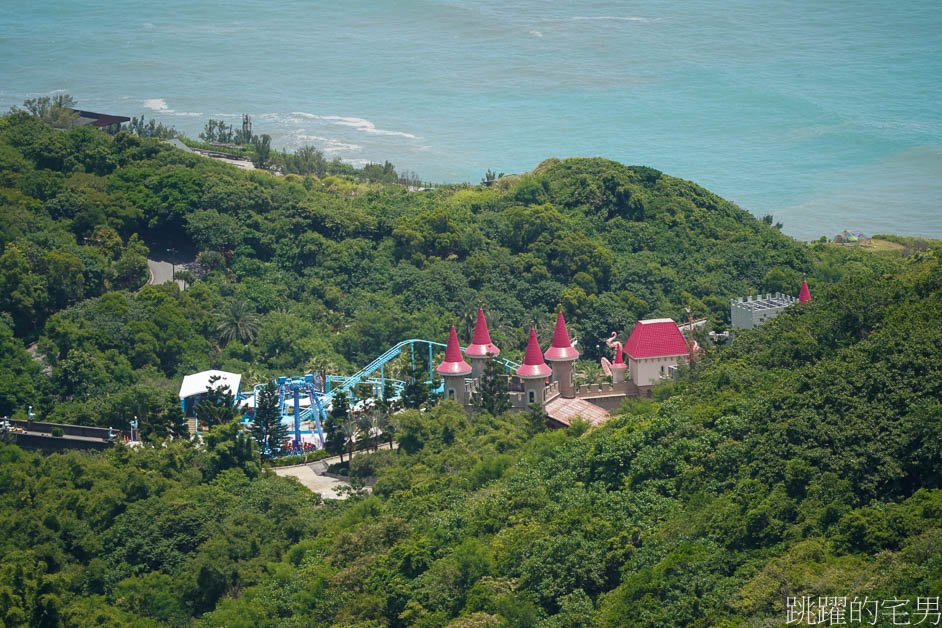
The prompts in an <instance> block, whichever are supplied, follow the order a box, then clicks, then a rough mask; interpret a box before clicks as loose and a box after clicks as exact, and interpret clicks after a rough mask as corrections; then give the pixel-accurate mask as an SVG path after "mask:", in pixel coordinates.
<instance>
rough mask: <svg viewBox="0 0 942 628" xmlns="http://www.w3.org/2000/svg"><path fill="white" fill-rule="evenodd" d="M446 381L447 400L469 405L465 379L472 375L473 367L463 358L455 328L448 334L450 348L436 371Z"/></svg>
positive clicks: (446, 348) (448, 347)
mask: <svg viewBox="0 0 942 628" xmlns="http://www.w3.org/2000/svg"><path fill="white" fill-rule="evenodd" d="M435 370H436V372H437V373H438V374H439V375H441V376H442V379H444V380H445V399H454V400H455V401H457V402H458V403H460V404H461V405H463V406H464V405H467V404H468V396H467V392H466V390H465V386H464V378H465V377H467V376H468V375H470V374H471V366H470V365H469V364H468V363H467V362H465V361H464V359H463V358H462V357H461V345H459V344H458V333H457V332H456V331H455V326H454V325H452V326H451V331H449V332H448V346H447V347H445V360H444V361H443V362H442V363H441V364H440V365H439V366H438V368H437V369H435Z"/></svg>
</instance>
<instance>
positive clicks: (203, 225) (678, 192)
mask: <svg viewBox="0 0 942 628" xmlns="http://www.w3.org/2000/svg"><path fill="white" fill-rule="evenodd" d="M771 222H772V220H768V221H762V220H757V219H756V218H754V217H753V216H751V215H750V214H749V213H748V212H745V211H744V210H742V209H740V208H738V207H736V206H735V205H733V204H731V203H729V202H727V201H725V200H723V199H721V198H719V197H717V196H715V195H713V194H711V193H709V192H708V191H706V190H704V189H702V188H700V187H698V186H696V185H694V184H692V183H690V182H686V181H682V180H679V179H676V178H672V177H670V176H667V175H665V174H662V173H660V172H658V171H656V170H654V169H651V168H647V167H628V166H622V165H620V164H616V163H613V162H610V161H607V160H604V159H570V160H565V161H559V160H555V159H553V160H547V161H546V162H544V163H542V164H540V165H539V167H537V168H536V169H535V170H534V171H533V172H531V173H528V174H525V175H522V176H518V177H505V178H503V179H499V180H497V181H496V182H494V184H493V185H491V186H489V187H472V186H446V187H442V188H439V189H437V190H434V191H423V192H411V191H409V190H408V189H407V188H406V187H404V186H400V185H376V184H369V185H366V184H364V180H363V179H361V178H358V175H357V173H356V171H354V172H351V173H347V174H343V175H329V176H326V175H325V177H324V178H323V179H322V178H318V177H317V176H315V175H307V176H298V175H287V176H283V177H276V176H273V175H271V174H269V173H266V172H243V171H239V170H237V169H235V168H233V167H230V166H227V165H224V164H221V163H219V162H215V161H212V160H209V159H204V158H201V157H197V156H195V155H192V154H188V153H184V152H183V151H180V150H177V149H175V148H173V147H171V146H169V145H166V144H164V143H162V142H161V141H159V140H158V139H155V138H147V137H139V136H137V135H133V134H129V133H126V132H122V133H118V134H117V135H115V136H113V137H112V136H110V135H108V134H106V133H103V132H101V131H97V130H94V129H90V128H86V127H83V128H77V129H72V130H69V131H65V132H62V131H57V130H53V129H52V128H50V127H48V126H47V125H45V124H43V123H42V122H41V121H40V120H39V119H37V118H35V117H32V116H30V115H28V114H26V113H14V114H11V115H8V116H6V117H4V118H2V119H0V288H2V289H0V300H2V307H0V414H9V415H20V416H22V415H23V414H24V413H25V410H26V406H27V405H32V406H33V407H34V410H35V411H36V412H37V414H38V416H40V417H41V418H45V419H48V420H53V421H58V422H66V423H82V424H93V425H111V426H115V427H118V428H126V427H127V425H128V422H129V421H130V419H131V418H132V417H134V416H139V417H140V418H141V421H142V430H143V431H144V433H145V436H146V438H147V439H148V441H149V442H150V443H151V444H152V445H149V446H147V447H145V448H143V449H140V450H129V449H127V448H125V447H123V446H117V447H115V448H114V449H111V450H109V451H107V452H105V453H102V454H80V453H70V454H62V455H51V456H40V455H38V454H33V453H27V452H24V451H21V450H20V449H19V448H17V447H16V446H15V445H13V444H6V445H0V528H2V529H3V530H4V535H3V536H2V538H0V619H2V621H3V622H4V623H6V624H7V625H11V626H14V625H43V626H55V625H76V626H81V625H89V626H91V625H95V626H99V625H139V626H151V625H174V626H179V625H206V626H217V625H218V626H255V625H271V626H310V625H324V626H326V625H359V626H386V625H389V626H406V625H420V626H443V625H453V626H501V625H503V626H554V627H555V626H560V627H563V626H595V625H603V626H618V625H648V626H676V625H692V626H735V625H779V624H783V623H784V622H785V608H784V607H785V599H786V597H787V596H805V595H807V596H814V597H815V599H816V598H817V597H818V596H825V595H829V596H848V597H853V596H860V597H863V596H864V595H867V596H870V598H871V599H876V598H879V599H890V598H909V599H911V600H912V606H911V607H910V610H915V608H914V605H915V600H916V598H917V596H929V595H939V592H940V590H942V554H940V550H939V547H940V541H942V523H940V515H942V486H940V482H942V468H940V466H942V429H940V428H942V405H940V402H939V400H940V398H942V373H940V370H942V364H940V362H939V360H938V356H939V347H940V346H942V326H940V325H939V323H940V322H942V321H940V318H942V317H940V311H942V310H940V298H942V255H940V254H939V253H937V252H932V251H928V252H916V253H915V254H912V255H908V256H903V255H901V254H899V253H897V252H889V253H871V252H867V251H862V250H857V249H849V248H843V247H835V246H831V245H826V244H816V245H813V246H809V245H805V244H802V243H798V242H795V241H794V240H792V239H791V238H789V237H787V236H785V235H783V234H782V233H780V231H779V230H778V229H776V228H775V227H773V226H772V225H771V224H770V223H771ZM171 247H173V248H175V249H177V250H180V251H185V252H189V253H190V254H191V255H192V257H193V258H194V260H195V261H194V264H193V266H192V268H193V271H192V272H190V273H188V277H187V278H188V280H189V281H188V284H189V285H188V287H187V289H186V290H183V291H181V290H180V289H179V287H178V286H177V285H176V284H175V283H168V284H164V285H161V286H149V285H144V283H145V282H146V280H147V264H146V258H147V256H148V255H149V254H150V251H163V250H166V249H167V248H171ZM803 274H804V275H806V276H807V278H808V282H809V284H810V286H811V290H812V294H813V295H814V301H813V302H812V303H811V304H808V305H801V306H795V307H793V308H790V309H789V310H787V311H786V313H785V314H783V315H781V316H779V317H778V318H776V319H774V320H772V321H771V322H769V323H767V324H766V325H765V326H763V327H762V328H760V329H758V330H755V331H751V332H747V333H744V334H742V335H741V336H740V337H739V338H738V339H737V340H736V342H735V343H734V344H732V345H731V346H730V347H727V348H714V347H712V346H711V345H709V344H708V343H707V341H704V343H703V344H704V345H705V346H706V347H707V349H708V351H707V354H706V355H705V356H704V358H703V360H702V361H701V362H700V363H699V364H697V365H696V367H695V368H694V369H692V370H690V371H686V372H685V373H683V377H682V378H681V379H680V380H678V381H676V382H674V383H672V384H669V385H665V386H662V387H660V388H659V389H657V390H656V395H655V399H654V400H644V401H636V402H634V403H631V404H628V405H626V406H625V407H624V408H622V410H621V411H620V412H619V413H617V414H616V416H615V418H614V419H613V420H611V421H610V422H609V423H608V424H606V425H605V426H604V427H601V428H597V429H594V430H588V429H587V427H586V426H585V425H582V424H577V425H575V426H574V427H573V429H571V430H569V431H554V432H547V431H545V429H544V425H543V424H542V422H541V421H540V420H539V417H532V416H528V415H526V414H524V415H512V414H505V415H502V416H499V417H493V416H490V415H489V414H487V413H486V412H483V413H477V414H475V416H474V417H473V419H470V420H469V419H468V418H467V416H466V415H465V414H464V412H463V411H462V410H461V409H460V408H458V407H457V406H455V405H453V404H451V403H449V402H443V403H441V404H439V405H438V406H437V407H435V408H433V409H431V410H428V411H423V412H419V411H415V410H411V411H407V412H403V413H400V414H398V415H396V418H395V422H396V427H397V431H398V438H399V442H400V449H399V450H398V451H397V452H389V451H381V452H378V453H375V454H371V455H363V456H360V457H357V458H355V459H354V460H353V462H352V463H351V474H352V475H353V476H354V477H358V478H367V477H375V478H376V483H375V485H374V486H373V491H372V494H371V495H360V496H355V497H353V498H351V499H350V500H347V501H346V502H330V503H325V504H321V503H319V500H318V499H317V497H316V496H314V495H312V494H311V493H310V492H308V491H307V490H306V489H304V488H302V487H300V485H298V484H297V483H296V482H293V481H289V480H286V479H281V478H278V477H275V476H273V475H271V474H270V473H269V472H267V471H265V470H263V469H262V467H261V461H260V460H259V457H258V451H257V448H256V447H255V444H254V442H253V441H252V440H251V439H250V438H249V437H247V436H246V435H245V434H243V433H241V432H240V430H239V428H238V426H237V424H235V423H228V424H225V425H221V426H219V427H216V428H214V430H213V431H212V432H211V434H210V435H209V436H208V437H207V438H206V439H205V443H204V445H203V446H199V447H198V446H196V445H194V444H191V443H189V442H187V441H182V440H180V439H178V440H175V441H173V442H169V441H166V440H164V437H165V436H166V434H167V432H168V431H169V430H170V429H171V426H172V425H173V423H174V421H175V420H177V419H178V417H177V415H176V414H175V409H177V408H178V407H179V406H178V405H177V403H176V399H175V392H176V390H177V387H178V385H179V382H180V379H181V378H182V376H183V375H184V374H187V373H190V372H193V371H195V370H202V369H205V368H209V367H213V368H222V369H225V370H231V371H236V372H241V373H243V374H244V375H245V377H246V379H247V380H248V381H249V382H250V383H254V382H260V381H263V380H264V379H265V378H266V377H268V376H272V375H280V374H297V373H301V372H310V371H311V370H315V369H316V370H321V369H326V370H328V371H329V372H331V373H344V372H350V371H352V370H353V369H354V367H357V366H361V365H363V364H365V363H366V362H368V361H369V360H371V359H372V358H373V357H375V356H376V355H378V354H379V353H380V352H382V351H383V350H384V349H386V348H387V347H388V346H390V345H392V344H394V343H396V342H398V341H399V340H402V339H404V338H409V337H418V338H428V339H433V340H434V339H438V340H442V339H444V337H445V332H446V331H447V328H448V326H449V325H450V324H452V323H455V324H456V325H457V326H458V328H459V334H460V335H461V337H462V338H464V339H466V338H468V337H470V326H471V325H472V324H473V321H474V318H473V314H474V313H475V312H476V307H477V305H478V304H483V306H484V308H485V310H486V311H487V313H488V321H489V323H490V324H491V331H492V335H493V337H494V340H495V342H496V343H497V344H498V345H499V346H501V348H502V349H503V351H504V353H505V354H506V355H510V356H514V355H520V353H521V350H522V348H523V345H524V339H525V336H524V333H525V330H526V329H527V328H528V326H529V324H530V323H531V322H534V323H536V325H537V328H538V330H541V336H542V337H543V338H544V342H545V339H546V338H548V333H547V330H548V329H549V325H550V322H551V315H552V313H553V312H555V311H556V308H557V307H558V308H562V310H563V311H564V312H565V314H566V316H567V322H568V323H569V325H570V330H571V331H572V333H573V334H574V335H576V336H577V337H578V338H580V344H579V347H580V350H581V351H582V352H583V356H584V357H585V358H587V359H589V360H597V358H598V357H599V355H600V350H599V348H598V345H600V344H601V345H602V346H603V347H604V344H603V340H604V339H605V338H606V337H607V336H608V333H609V332H610V331H612V330H620V331H624V330H626V329H627V328H630V325H631V324H633V322H634V321H635V320H637V319H638V318H642V317H645V318H646V317H655V316H671V317H674V318H680V317H681V315H682V313H683V311H684V308H685V307H690V308H691V309H692V310H693V314H694V316H706V317H709V319H710V326H711V327H712V328H713V329H716V330H722V329H725V328H726V326H727V324H728V318H729V299H730V298H731V297H736V296H742V295H745V294H749V293H753V294H754V293H756V292H768V291H771V292H775V291H782V292H789V293H792V294H794V293H795V292H797V286H798V284H800V282H801V277H802V275H803ZM915 619H916V617H915V616H914V622H913V623H915ZM930 623H931V620H930ZM886 625H889V624H888V623H887V624H886Z"/></svg>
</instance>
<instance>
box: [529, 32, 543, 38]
mask: <svg viewBox="0 0 942 628" xmlns="http://www.w3.org/2000/svg"><path fill="white" fill-rule="evenodd" d="M530 34H531V35H533V36H534V37H542V36H543V33H541V32H540V31H530Z"/></svg>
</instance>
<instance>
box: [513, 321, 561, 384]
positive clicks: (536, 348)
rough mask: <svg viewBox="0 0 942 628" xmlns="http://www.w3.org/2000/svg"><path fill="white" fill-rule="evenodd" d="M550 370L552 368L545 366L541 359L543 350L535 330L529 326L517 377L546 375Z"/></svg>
mask: <svg viewBox="0 0 942 628" xmlns="http://www.w3.org/2000/svg"><path fill="white" fill-rule="evenodd" d="M552 372H553V369H551V368H550V367H548V366H546V362H544V361H543V352H542V351H540V343H539V341H538V340H537V339H536V330H534V329H533V328H532V327H531V328H530V340H529V342H527V354H526V355H525V356H524V358H523V364H521V365H520V368H518V369H517V377H522V378H524V379H532V378H534V377H548V376H549V375H550V374H551V373H552Z"/></svg>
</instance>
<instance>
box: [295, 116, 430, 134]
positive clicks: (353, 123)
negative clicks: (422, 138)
mask: <svg viewBox="0 0 942 628" xmlns="http://www.w3.org/2000/svg"><path fill="white" fill-rule="evenodd" d="M291 115H293V116H300V117H302V118H307V119H309V120H327V121H329V122H333V123H334V124H339V125H341V126H349V127H352V128H354V129H356V130H357V131H362V132H363V133H371V134H373V135H395V136H397V137H406V138H409V139H413V140H414V139H415V135H413V134H412V133H406V132H405V131H389V130H387V129H377V128H376V125H375V124H373V123H372V122H370V121H369V120H367V119H366V118H354V117H350V116H322V115H318V114H316V113H307V112H305V111H292V112H291Z"/></svg>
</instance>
